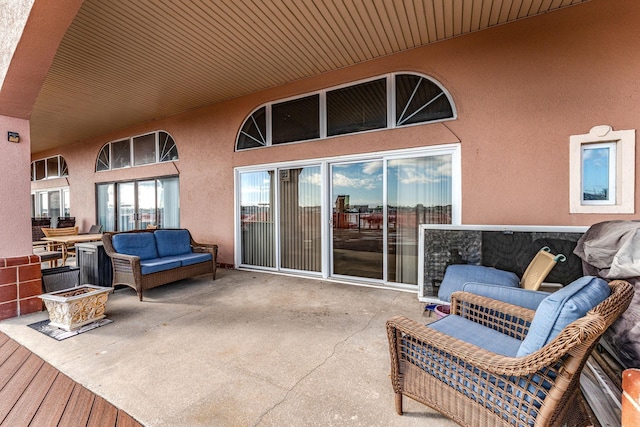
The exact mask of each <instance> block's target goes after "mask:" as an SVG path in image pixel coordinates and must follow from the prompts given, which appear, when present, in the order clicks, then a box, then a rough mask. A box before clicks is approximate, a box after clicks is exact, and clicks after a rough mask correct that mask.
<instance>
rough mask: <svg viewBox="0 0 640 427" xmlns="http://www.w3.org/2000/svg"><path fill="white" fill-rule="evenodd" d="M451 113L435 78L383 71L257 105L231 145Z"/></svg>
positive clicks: (393, 125) (314, 136)
mask: <svg viewBox="0 0 640 427" xmlns="http://www.w3.org/2000/svg"><path fill="white" fill-rule="evenodd" d="M455 118H456V111H455V106H454V104H453V101H452V99H451V96H450V95H449V94H448V92H447V91H446V90H445V89H444V88H443V87H442V86H441V85H440V84H439V83H438V82H436V81H435V80H433V79H431V78H429V77H427V76H424V75H420V74H413V73H395V74H388V75H385V76H379V77H375V78H372V79H368V80H366V81H360V82H356V83H350V84H348V85H343V86H339V87H333V88H329V89H324V90H321V91H319V92H315V93H311V94H304V95H301V96H299V97H296V98H292V99H283V100H278V101H274V102H269V103H266V104H264V105H261V106H260V107H258V108H257V109H255V110H254V111H253V113H251V114H250V115H249V117H247V119H246V120H245V121H244V123H243V124H242V127H241V128H240V132H238V137H237V139H236V150H245V149H249V148H259V147H266V146H270V145H278V144H285V143H290V142H300V141H311V140H317V139H324V138H329V137H333V136H338V135H346V134H350V133H358V132H366V131H371V130H377V129H390V128H396V127H402V126H410V125H416V124H422V123H433V122H437V121H443V120H451V119H455Z"/></svg>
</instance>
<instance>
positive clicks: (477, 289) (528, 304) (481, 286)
mask: <svg viewBox="0 0 640 427" xmlns="http://www.w3.org/2000/svg"><path fill="white" fill-rule="evenodd" d="M462 290H463V291H465V292H470V293H472V294H475V295H481V296H484V297H487V298H491V299H495V300H498V301H502V302H506V303H508V304H513V305H517V306H518V307H524V308H528V309H530V310H536V309H537V308H538V305H540V303H541V302H542V301H543V300H544V299H545V298H546V297H547V296H549V292H542V291H531V290H528V289H522V288H510V287H507V286H500V285H489V284H487V283H473V282H469V283H465V285H464V286H463V287H462Z"/></svg>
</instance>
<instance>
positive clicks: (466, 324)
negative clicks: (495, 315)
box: [427, 314, 521, 357]
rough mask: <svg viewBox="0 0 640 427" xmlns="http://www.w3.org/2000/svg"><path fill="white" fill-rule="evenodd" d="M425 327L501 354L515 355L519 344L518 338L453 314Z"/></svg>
mask: <svg viewBox="0 0 640 427" xmlns="http://www.w3.org/2000/svg"><path fill="white" fill-rule="evenodd" d="M427 327H429V328H431V329H435V330H436V331H438V332H442V333H443V334H446V335H450V336H452V337H454V338H458V339H459V340H462V341H465V342H468V343H470V344H473V345H476V346H478V347H480V348H483V349H485V350H487V351H491V352H493V353H496V354H501V355H503V356H509V357H515V355H516V353H517V352H518V349H519V348H520V344H521V341H520V340H517V339H515V338H513V337H510V336H508V335H505V334H503V333H502V332H498V331H496V330H494V329H491V328H487V327H486V326H482V325H480V324H478V323H476V322H474V321H472V320H469V319H465V318H464V317H461V316H456V315H454V314H450V315H449V316H446V317H443V318H442V319H440V320H436V321H435V322H433V323H430V324H428V325H427Z"/></svg>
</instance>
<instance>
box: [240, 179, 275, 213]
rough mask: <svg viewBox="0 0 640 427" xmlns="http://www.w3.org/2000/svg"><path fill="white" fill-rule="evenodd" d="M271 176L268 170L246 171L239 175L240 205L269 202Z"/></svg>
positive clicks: (266, 203) (265, 203)
mask: <svg viewBox="0 0 640 427" xmlns="http://www.w3.org/2000/svg"><path fill="white" fill-rule="evenodd" d="M270 186H271V178H270V175H269V173H268V172H246V173H243V174H241V175H240V205H242V206H258V205H268V204H269V193H270V192H269V188H270Z"/></svg>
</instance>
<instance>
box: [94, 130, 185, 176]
mask: <svg viewBox="0 0 640 427" xmlns="http://www.w3.org/2000/svg"><path fill="white" fill-rule="evenodd" d="M162 133H164V134H166V135H168V136H169V137H170V138H171V140H172V141H173V146H172V147H170V148H169V150H167V151H166V152H163V151H162V149H163V147H161V146H160V144H161V140H160V134H162ZM148 135H153V138H154V144H155V160H154V161H153V162H149V163H141V164H136V163H135V161H136V157H135V141H136V139H139V138H141V137H145V136H148ZM125 141H128V142H129V164H128V165H126V166H122V167H113V161H114V156H113V144H117V143H122V142H125ZM174 147H175V151H176V156H175V158H168V159H166V160H163V158H164V157H167V155H168V154H169V153H170V152H171V151H172V149H173V148H174ZM103 153H104V154H105V157H107V161H108V165H107V164H105V162H104V161H103V159H102V158H101V157H102V155H103ZM178 160H180V155H179V154H178V146H177V144H176V140H175V138H174V137H173V135H171V134H170V133H169V132H167V131H166V130H163V129H159V130H155V131H153V132H146V133H141V134H138V135H133V136H130V137H126V138H119V139H116V140H113V141H109V142H107V143H106V144H104V145H103V146H102V147H101V148H100V150H99V151H98V155H97V156H96V162H95V171H96V172H108V171H112V170H121V169H128V168H137V167H143V166H149V165H155V164H158V163H167V162H177V161H178ZM100 165H102V166H100ZM100 167H101V168H100Z"/></svg>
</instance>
